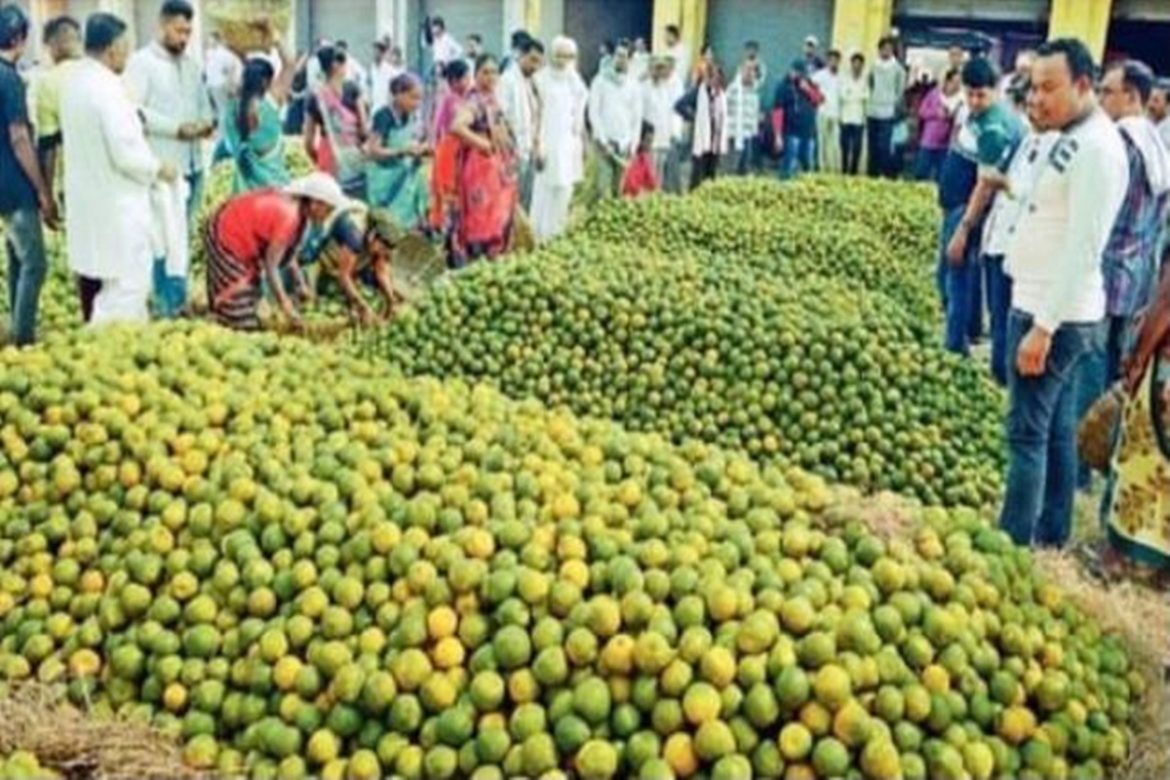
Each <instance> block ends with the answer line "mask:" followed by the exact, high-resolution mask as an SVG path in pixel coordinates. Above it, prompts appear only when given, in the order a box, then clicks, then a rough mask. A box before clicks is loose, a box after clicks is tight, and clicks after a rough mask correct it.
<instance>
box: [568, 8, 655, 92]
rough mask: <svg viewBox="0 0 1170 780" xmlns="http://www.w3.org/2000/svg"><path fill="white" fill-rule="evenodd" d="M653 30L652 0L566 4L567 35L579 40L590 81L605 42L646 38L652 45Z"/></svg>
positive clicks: (584, 71)
mask: <svg viewBox="0 0 1170 780" xmlns="http://www.w3.org/2000/svg"><path fill="white" fill-rule="evenodd" d="M653 28H654V2H653V0H622V2H620V3H615V2H613V1H612V0H572V2H568V3H565V35H568V36H569V37H570V38H572V39H574V40H575V41H577V50H578V58H577V59H578V64H579V65H580V68H581V75H582V77H584V78H585V80H586V81H587V82H588V81H591V80H592V79H593V74H594V73H596V72H597V63H598V61H599V60H600V59H601V55H600V54H599V52H598V50H599V49H600V47H601V44H602V43H603V42H605V41H616V40H618V39H619V38H629V39H630V40H631V41H632V40H634V39H635V38H645V39H646V45H647V46H650V44H651V33H652V32H653Z"/></svg>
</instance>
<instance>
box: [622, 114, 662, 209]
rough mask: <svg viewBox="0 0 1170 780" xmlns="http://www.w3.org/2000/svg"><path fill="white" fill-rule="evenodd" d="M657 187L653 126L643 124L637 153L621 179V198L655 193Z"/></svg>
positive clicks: (647, 123) (646, 123)
mask: <svg viewBox="0 0 1170 780" xmlns="http://www.w3.org/2000/svg"><path fill="white" fill-rule="evenodd" d="M658 186H659V181H658V176H657V175H656V174H655V173H654V125H652V124H650V123H649V122H643V123H642V137H641V139H640V140H639V141H638V151H637V152H636V153H635V154H634V159H632V160H630V164H629V165H628V166H626V173H625V175H624V176H623V177H622V197H623V198H636V197H638V196H639V195H641V194H643V193H646V192H657V191H658Z"/></svg>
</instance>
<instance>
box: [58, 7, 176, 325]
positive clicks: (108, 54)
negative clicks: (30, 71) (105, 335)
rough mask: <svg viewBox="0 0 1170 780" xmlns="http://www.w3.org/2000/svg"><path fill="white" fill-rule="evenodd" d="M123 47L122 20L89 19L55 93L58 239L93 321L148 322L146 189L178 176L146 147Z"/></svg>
mask: <svg viewBox="0 0 1170 780" xmlns="http://www.w3.org/2000/svg"><path fill="white" fill-rule="evenodd" d="M129 48H130V43H129V39H128V38H127V35H126V23H125V22H123V21H122V20H121V19H119V18H118V17H116V16H114V15H113V14H108V13H93V14H90V15H89V18H88V19H86V23H85V51H86V56H85V58H84V59H83V60H82V61H81V62H79V63H78V64H77V67H76V69H75V71H74V73H73V74H72V76H71V78H70V79H69V81H68V83H67V84H66V85H65V89H64V91H63V92H62V95H61V134H62V136H63V144H62V145H63V149H64V156H65V162H64V167H65V202H66V203H68V204H69V208H68V209H66V211H65V238H66V243H67V249H68V256H69V266H70V268H71V269H72V270H73V271H74V272H75V273H77V274H78V276H79V277H80V287H81V292H82V312H83V315H87V316H86V319H87V320H88V321H89V322H91V323H93V324H101V323H108V322H142V321H145V320H146V319H147V318H148V316H149V314H148V310H147V301H148V299H149V297H150V285H151V263H152V261H153V259H154V258H153V252H152V247H151V230H152V211H151V205H150V188H151V186H153V185H154V184H156V183H159V182H163V183H171V182H174V181H175V180H176V179H177V178H178V176H179V175H180V174H179V169H178V167H177V166H176V165H175V164H174V163H173V162H171V161H170V160H168V159H167V158H166V157H164V156H162V155H159V154H156V153H155V152H153V151H152V150H151V148H150V145H149V144H148V143H147V140H146V135H145V134H144V132H143V128H142V121H141V120H140V119H139V109H138V108H137V107H136V106H135V105H134V103H133V102H132V101H131V100H130V98H129V97H128V96H127V94H126V88H125V84H124V83H123V81H122V79H121V78H119V76H120V75H121V73H122V72H123V71H124V70H125V67H126V59H127V55H128V53H129ZM90 314H91V315H92V316H88V315H90Z"/></svg>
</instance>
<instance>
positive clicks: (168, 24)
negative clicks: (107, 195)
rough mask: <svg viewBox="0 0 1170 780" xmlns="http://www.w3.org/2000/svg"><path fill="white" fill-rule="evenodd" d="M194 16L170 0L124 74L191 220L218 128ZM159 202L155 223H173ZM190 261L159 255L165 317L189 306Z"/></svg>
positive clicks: (157, 277)
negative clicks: (194, 42) (196, 48)
mask: <svg viewBox="0 0 1170 780" xmlns="http://www.w3.org/2000/svg"><path fill="white" fill-rule="evenodd" d="M194 19H195V9H194V6H192V5H191V3H190V2H189V1H188V0H164V2H163V4H162V6H161V8H160V10H159V18H158V22H159V27H158V37H157V38H156V39H155V40H154V41H152V42H151V43H150V44H149V45H147V46H146V47H144V48H142V49H139V50H138V51H136V52H134V54H133V55H131V57H130V61H129V62H128V63H127V64H126V75H125V77H124V78H125V81H126V85H127V88H128V90H129V92H130V97H131V99H132V100H133V101H134V102H135V103H136V104H137V105H138V108H139V111H140V113H141V114H142V119H143V122H144V123H145V125H146V140H147V141H148V142H149V143H150V148H151V149H152V150H153V151H154V154H155V156H157V157H158V158H159V159H160V160H164V161H166V162H168V163H170V164H171V165H173V166H174V167H175V169H176V170H177V171H178V172H179V174H180V175H181V177H182V178H183V179H184V180H185V182H186V190H187V192H186V200H185V205H186V211H187V214H186V217H187V220H188V221H190V219H191V218H192V216H193V215H194V211H195V206H196V205H197V204H198V203H199V201H200V199H201V198H200V195H201V191H202V187H203V165H204V155H203V139H205V138H208V137H210V136H211V134H212V133H213V132H214V131H215V110H214V109H213V108H212V105H211V97H210V94H209V93H208V91H207V87H206V85H205V84H204V83H203V73H202V70H201V68H200V66H199V62H198V61H197V60H196V59H195V58H194V57H193V56H192V55H191V54H190V52H188V51H187V43H188V41H190V39H191V25H192V22H193V21H194ZM164 197H165V196H164ZM154 201H155V205H154V210H155V212H156V214H155V221H156V222H158V223H160V224H162V223H164V222H173V221H174V220H173V218H172V219H167V218H164V215H163V214H162V213H158V212H159V209H160V206H159V201H160V197H159V195H158V194H156V196H155V198H154ZM183 227H185V226H183ZM165 243H170V244H172V245H174V246H176V247H177V246H178V245H181V244H186V235H185V234H184V235H182V236H179V237H178V239H177V240H175V241H170V242H165ZM175 251H178V250H177V249H176V250H175ZM171 254H174V252H172V253H171ZM186 265H187V263H186V258H185V257H179V258H174V257H162V256H161V254H160V255H156V258H155V269H154V295H155V306H156V309H157V312H158V314H159V315H160V316H163V317H174V316H176V315H178V314H179V312H180V310H181V309H182V308H183V306H184V305H185V304H186V299H187V276H186Z"/></svg>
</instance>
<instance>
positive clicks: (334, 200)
mask: <svg viewBox="0 0 1170 780" xmlns="http://www.w3.org/2000/svg"><path fill="white" fill-rule="evenodd" d="M284 191H285V193H287V194H289V195H293V196H296V197H299V198H309V199H310V200H319V201H321V202H322V203H325V204H327V205H329V206H332V207H333V208H335V209H345V208H349V207H350V206H352V205H353V201H352V200H350V199H349V198H348V197H346V195H345V193H344V192H342V191H341V185H340V184H338V183H337V180H336V179H334V178H333V177H332V176H330V175H329V174H327V173H322V172H321V171H314V172H313V173H310V174H309V175H307V176H302V177H301V178H299V179H294V180H293V181H292V182H291V183H290V184H289V185H288V186H286V187H285V188H284Z"/></svg>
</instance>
